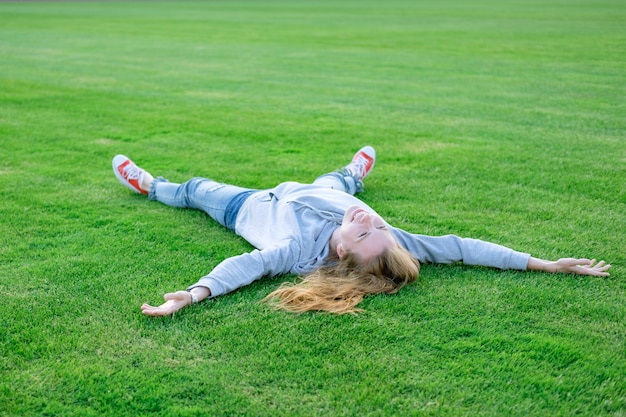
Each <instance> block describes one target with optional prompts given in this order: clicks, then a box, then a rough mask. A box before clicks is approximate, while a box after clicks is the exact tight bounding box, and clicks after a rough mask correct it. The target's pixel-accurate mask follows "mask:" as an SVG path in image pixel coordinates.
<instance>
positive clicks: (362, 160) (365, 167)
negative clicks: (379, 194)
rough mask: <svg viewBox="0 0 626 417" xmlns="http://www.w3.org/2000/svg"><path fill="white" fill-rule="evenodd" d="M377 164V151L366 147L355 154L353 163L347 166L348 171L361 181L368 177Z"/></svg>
mask: <svg viewBox="0 0 626 417" xmlns="http://www.w3.org/2000/svg"><path fill="white" fill-rule="evenodd" d="M375 162H376V151H375V150H374V148H372V147H371V146H364V147H362V148H361V149H359V151H358V152H357V153H355V154H354V157H353V158H352V162H350V164H349V165H348V166H346V168H345V169H346V171H348V172H350V173H351V174H352V175H356V176H358V177H359V179H360V180H362V179H363V178H365V177H367V176H368V175H369V173H370V172H371V171H372V168H374V163H375Z"/></svg>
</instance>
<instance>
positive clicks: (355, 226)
mask: <svg viewBox="0 0 626 417" xmlns="http://www.w3.org/2000/svg"><path fill="white" fill-rule="evenodd" d="M339 238H340V242H339V244H338V245H337V253H338V255H339V257H340V258H342V257H343V255H344V254H345V253H346V252H351V253H353V254H355V255H356V256H357V257H358V258H359V259H361V260H363V261H367V260H369V259H371V258H373V257H375V256H378V255H380V254H381V253H382V252H383V251H384V250H385V249H388V248H392V247H394V246H395V245H396V240H395V239H394V237H393V236H392V235H391V232H390V231H389V229H388V226H387V223H386V222H385V221H384V220H383V218H382V217H380V216H379V215H378V214H376V213H370V212H367V211H365V210H364V209H362V208H361V207H359V206H350V207H348V209H347V210H346V213H345V214H344V216H343V221H342V222H341V227H340V229H339Z"/></svg>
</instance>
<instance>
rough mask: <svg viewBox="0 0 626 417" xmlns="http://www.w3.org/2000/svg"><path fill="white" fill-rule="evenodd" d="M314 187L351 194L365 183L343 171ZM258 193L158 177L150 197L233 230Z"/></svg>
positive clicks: (200, 180) (203, 181)
mask: <svg viewBox="0 0 626 417" xmlns="http://www.w3.org/2000/svg"><path fill="white" fill-rule="evenodd" d="M313 184H314V185H319V186H322V187H328V188H332V189H335V190H339V191H343V192H346V193H349V194H352V195H354V194H356V193H357V192H360V191H363V182H362V181H361V180H360V179H358V178H357V177H353V176H351V175H350V174H348V173H346V172H345V171H343V170H341V171H337V172H331V173H328V174H324V175H322V176H320V177H318V178H317V179H316V180H315V181H314V182H313ZM259 191H260V190H254V189H250V188H243V187H237V186H235V185H228V184H224V183H221V182H216V181H213V180H210V179H207V178H199V177H198V178H192V179H190V180H189V181H187V182H184V183H182V184H176V183H173V182H169V181H167V180H166V179H165V178H162V177H158V178H155V179H154V182H153V183H152V187H151V188H150V194H149V195H148V197H149V198H150V200H156V201H160V202H161V203H163V204H167V205H168V206H171V207H181V208H192V209H197V210H202V211H204V212H205V213H207V214H208V215H209V216H211V218H213V219H214V220H215V221H217V222H218V223H219V224H221V225H222V226H224V227H226V228H228V229H230V230H233V231H234V230H235V221H236V220H237V214H238V213H239V209H241V206H242V205H243V203H244V202H245V201H246V199H247V198H248V197H249V196H250V195H251V194H253V193H256V192H259Z"/></svg>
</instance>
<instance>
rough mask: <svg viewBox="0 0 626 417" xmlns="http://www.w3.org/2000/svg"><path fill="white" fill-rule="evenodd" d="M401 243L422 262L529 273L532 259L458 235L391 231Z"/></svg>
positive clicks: (519, 253) (494, 245) (499, 246)
mask: <svg viewBox="0 0 626 417" xmlns="http://www.w3.org/2000/svg"><path fill="white" fill-rule="evenodd" d="M392 233H393V234H394V236H395V238H396V239H397V240H398V242H399V243H400V244H401V245H402V246H404V247H405V248H406V249H407V250H408V251H409V252H411V254H413V256H415V257H416V258H417V259H418V260H419V261H420V262H425V263H442V264H450V263H455V262H463V263H464V264H466V265H480V266H488V267H493V268H500V269H519V270H526V266H527V265H528V259H529V258H530V255H529V254H527V253H522V252H517V251H515V250H513V249H510V248H507V247H505V246H501V245H497V244H495V243H490V242H485V241H483V240H478V239H468V238H461V237H459V236H455V235H447V236H425V235H416V234H411V233H408V232H406V231H404V230H401V229H392Z"/></svg>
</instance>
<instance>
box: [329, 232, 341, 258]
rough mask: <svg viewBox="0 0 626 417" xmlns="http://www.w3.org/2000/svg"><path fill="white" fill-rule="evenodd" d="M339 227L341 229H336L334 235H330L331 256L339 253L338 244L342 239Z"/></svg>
mask: <svg viewBox="0 0 626 417" xmlns="http://www.w3.org/2000/svg"><path fill="white" fill-rule="evenodd" d="M339 229H340V228H339V227H338V228H336V229H335V231H334V232H333V234H332V236H331V237H330V240H329V241H328V246H329V256H331V257H332V256H334V255H336V254H337V245H338V244H339V241H340V238H339Z"/></svg>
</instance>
